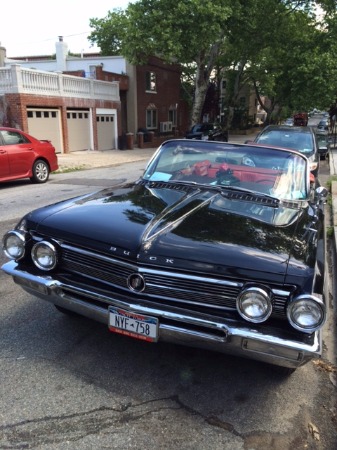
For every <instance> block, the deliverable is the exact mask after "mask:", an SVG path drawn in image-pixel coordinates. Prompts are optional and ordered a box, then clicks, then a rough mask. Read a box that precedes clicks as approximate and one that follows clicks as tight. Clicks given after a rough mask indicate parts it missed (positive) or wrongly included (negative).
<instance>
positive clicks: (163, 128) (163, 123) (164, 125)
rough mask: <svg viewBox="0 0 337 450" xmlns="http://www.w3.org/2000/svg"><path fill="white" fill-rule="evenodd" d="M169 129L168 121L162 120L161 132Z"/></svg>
mask: <svg viewBox="0 0 337 450" xmlns="http://www.w3.org/2000/svg"><path fill="white" fill-rule="evenodd" d="M166 131H167V122H160V132H161V133H166Z"/></svg>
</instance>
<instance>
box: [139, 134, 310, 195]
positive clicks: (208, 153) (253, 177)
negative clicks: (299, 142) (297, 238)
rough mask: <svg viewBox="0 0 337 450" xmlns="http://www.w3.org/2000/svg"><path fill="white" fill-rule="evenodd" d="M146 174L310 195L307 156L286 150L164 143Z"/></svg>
mask: <svg viewBox="0 0 337 450" xmlns="http://www.w3.org/2000/svg"><path fill="white" fill-rule="evenodd" d="M143 178H144V179H145V180H149V181H161V182H170V183H171V182H172V183H174V182H176V183H182V182H183V183H191V184H194V185H198V184H200V185H209V186H221V187H224V188H226V187H231V189H232V188H233V187H237V188H238V189H239V188H240V189H248V190H250V191H254V192H257V193H261V194H268V195H272V196H273V197H276V198H278V199H294V200H303V199H305V198H307V195H308V190H309V189H308V185H309V169H308V164H307V159H306V158H304V157H302V156H301V155H298V154H296V153H293V152H291V151H287V150H277V149H275V148H264V147H259V146H248V145H236V144H225V143H216V142H203V141H193V142H191V141H184V140H172V141H168V142H166V143H164V144H163V145H162V146H161V147H160V148H159V150H158V152H157V153H156V154H155V156H154V158H153V159H152V160H151V161H150V163H149V165H148V167H147V169H146V171H145V173H144V175H143Z"/></svg>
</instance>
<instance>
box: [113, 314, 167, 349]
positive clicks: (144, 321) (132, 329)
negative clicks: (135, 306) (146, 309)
mask: <svg viewBox="0 0 337 450" xmlns="http://www.w3.org/2000/svg"><path fill="white" fill-rule="evenodd" d="M109 330H110V331H112V332H113V333H119V334H123V335H125V336H129V337H133V338H136V339H141V340H143V341H147V342H156V341H157V340H158V319H157V318H156V317H151V316H144V315H143V314H137V313H132V312H130V311H126V310H124V309H121V308H115V307H113V306H110V307H109Z"/></svg>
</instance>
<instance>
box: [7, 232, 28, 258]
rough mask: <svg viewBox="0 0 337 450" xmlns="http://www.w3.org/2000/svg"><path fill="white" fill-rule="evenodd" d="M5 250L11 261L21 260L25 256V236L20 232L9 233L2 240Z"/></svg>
mask: <svg viewBox="0 0 337 450" xmlns="http://www.w3.org/2000/svg"><path fill="white" fill-rule="evenodd" d="M2 244H3V250H4V252H5V254H6V256H8V258H10V259H15V260H19V259H21V258H23V257H24V255H25V236H24V235H23V234H22V233H20V232H19V231H8V233H6V234H5V236H4V237H3V240H2Z"/></svg>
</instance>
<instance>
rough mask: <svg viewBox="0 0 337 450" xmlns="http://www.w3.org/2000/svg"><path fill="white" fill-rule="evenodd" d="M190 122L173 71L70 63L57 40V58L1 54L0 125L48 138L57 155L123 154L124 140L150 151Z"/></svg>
mask: <svg viewBox="0 0 337 450" xmlns="http://www.w3.org/2000/svg"><path fill="white" fill-rule="evenodd" d="M187 118H188V112H187V109H186V106H185V105H184V104H183V103H182V102H180V67H179V65H177V64H175V65H168V64H165V63H164V62H163V61H162V60H160V59H159V58H155V57H153V58H150V59H149V61H148V64H146V65H142V66H133V65H131V64H128V63H127V61H126V60H125V59H124V58H122V57H119V56H111V57H107V56H105V57H102V56H100V55H99V54H83V55H80V56H78V57H75V56H69V55H68V47H67V44H66V43H65V42H63V39H62V38H61V37H60V39H59V41H58V42H57V43H56V57H52V56H48V55H46V56H37V57H16V58H7V57H6V50H5V49H4V48H3V47H0V124H3V125H7V126H14V127H17V128H21V129H22V130H24V131H27V132H29V133H30V134H32V135H33V136H35V137H37V138H41V139H50V140H51V141H52V142H53V144H54V145H55V147H56V149H57V151H58V152H64V153H67V152H70V151H75V150H86V149H91V150H108V149H115V148H125V145H126V136H127V135H129V138H128V140H130V137H131V140H132V145H133V143H134V142H135V143H136V144H137V143H138V144H139V145H140V146H150V145H151V146H155V145H157V144H159V143H160V142H161V141H163V140H165V139H167V138H169V137H173V136H177V135H179V134H180V130H182V132H184V131H185V129H186V128H187ZM139 131H142V132H144V131H146V134H145V135H143V134H142V133H139ZM150 131H151V132H152V133H147V132H150ZM144 136H146V137H149V138H148V139H145V140H147V141H148V140H150V141H151V142H146V143H145V144H144V143H143V141H144Z"/></svg>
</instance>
